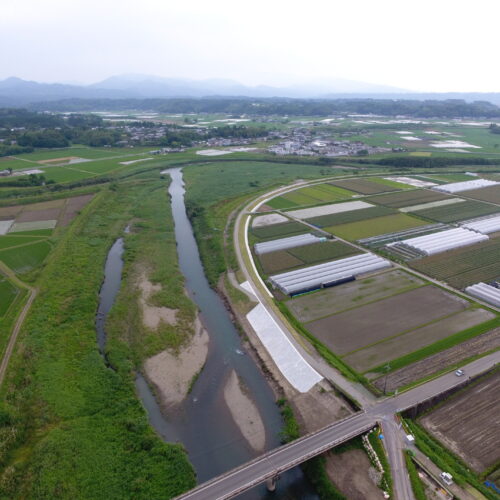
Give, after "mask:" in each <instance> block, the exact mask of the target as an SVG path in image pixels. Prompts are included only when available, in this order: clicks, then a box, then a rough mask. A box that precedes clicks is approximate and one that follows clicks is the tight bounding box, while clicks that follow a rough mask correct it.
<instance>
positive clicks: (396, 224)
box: [325, 214, 428, 241]
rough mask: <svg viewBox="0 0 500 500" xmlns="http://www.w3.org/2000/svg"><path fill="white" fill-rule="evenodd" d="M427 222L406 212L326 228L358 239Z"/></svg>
mask: <svg viewBox="0 0 500 500" xmlns="http://www.w3.org/2000/svg"><path fill="white" fill-rule="evenodd" d="M426 224H428V222H425V221H423V220H420V219H416V218H415V217H411V216H409V215H406V214H393V215H386V216H383V217H377V218H374V219H369V220H362V221H359V222H351V223H350V224H341V225H338V226H331V227H326V228H325V230H326V231H328V232H329V233H332V234H334V235H338V236H340V237H341V238H344V239H346V240H350V241H356V240H360V239H362V238H369V237H371V236H377V235H379V234H386V233H393V232H396V231H402V230H403V229H410V228H412V227H418V226H425V225H426Z"/></svg>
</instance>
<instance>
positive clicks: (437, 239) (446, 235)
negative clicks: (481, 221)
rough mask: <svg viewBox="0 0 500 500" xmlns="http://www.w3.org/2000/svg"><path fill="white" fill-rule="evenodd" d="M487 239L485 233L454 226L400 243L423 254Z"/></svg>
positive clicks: (444, 250) (430, 253) (443, 250)
mask: <svg viewBox="0 0 500 500" xmlns="http://www.w3.org/2000/svg"><path fill="white" fill-rule="evenodd" d="M488 239H489V237H488V236H486V235H485V234H479V233H476V232H474V231H469V230H468V229H463V228H456V229H449V230H448V231H440V232H438V233H432V234H428V235H427V236H418V237H416V238H410V239H407V240H402V241H401V242H400V243H403V244H404V245H406V246H409V247H410V248H413V249H416V250H419V251H420V252H422V253H423V254H425V255H434V254H436V253H441V252H446V251H447V250H451V249H453V248H459V247H463V246H467V245H473V244H475V243H479V242H480V241H485V240H488ZM392 245H394V243H390V244H389V245H388V246H392Z"/></svg>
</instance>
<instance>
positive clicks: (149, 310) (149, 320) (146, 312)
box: [139, 273, 177, 330]
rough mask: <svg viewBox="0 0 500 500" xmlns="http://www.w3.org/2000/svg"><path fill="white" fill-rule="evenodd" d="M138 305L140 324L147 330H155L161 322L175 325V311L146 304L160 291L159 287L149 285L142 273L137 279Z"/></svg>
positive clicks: (152, 284)
mask: <svg viewBox="0 0 500 500" xmlns="http://www.w3.org/2000/svg"><path fill="white" fill-rule="evenodd" d="M139 289H140V290H141V294H140V296H139V304H140V306H141V309H142V322H143V324H144V326H146V327H147V328H151V329H152V330H156V329H157V328H158V326H159V325H160V323H161V322H164V323H167V324H169V325H175V324H176V323H177V310H176V309H170V308H168V307H156V306H151V305H149V304H148V300H149V299H150V297H151V296H152V295H153V294H154V293H156V292H159V291H160V290H161V285H155V284H154V283H151V282H150V281H149V280H148V278H147V276H146V274H145V273H142V274H141V277H140V279H139Z"/></svg>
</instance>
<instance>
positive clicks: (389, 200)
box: [364, 189, 448, 208]
mask: <svg viewBox="0 0 500 500" xmlns="http://www.w3.org/2000/svg"><path fill="white" fill-rule="evenodd" d="M446 198H448V195H446V194H443V193H438V192H436V191H431V190H429V189H412V190H408V191H400V192H397V193H389V194H381V195H377V196H372V197H370V198H366V199H365V200H364V201H369V202H370V203H376V204H378V205H384V206H386V207H391V208H402V207H409V206H412V205H420V204H422V203H427V202H431V201H438V200H445V199H446Z"/></svg>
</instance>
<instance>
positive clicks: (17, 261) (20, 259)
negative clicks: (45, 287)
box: [0, 241, 52, 273]
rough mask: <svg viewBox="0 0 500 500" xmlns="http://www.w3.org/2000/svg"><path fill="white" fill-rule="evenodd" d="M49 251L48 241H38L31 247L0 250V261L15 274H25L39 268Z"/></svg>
mask: <svg viewBox="0 0 500 500" xmlns="http://www.w3.org/2000/svg"><path fill="white" fill-rule="evenodd" d="M51 249H52V246H51V245H50V243H49V242H48V241H38V242H35V243H33V244H32V245H25V246H20V247H15V248H8V249H5V250H1V251H0V260H1V261H2V262H4V263H5V264H7V266H9V267H10V268H11V269H12V270H13V271H15V272H16V273H26V272H28V271H31V270H32V269H35V268H37V267H39V266H40V265H41V264H42V263H43V261H44V260H45V258H46V257H47V255H48V254H49V252H50V250H51Z"/></svg>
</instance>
